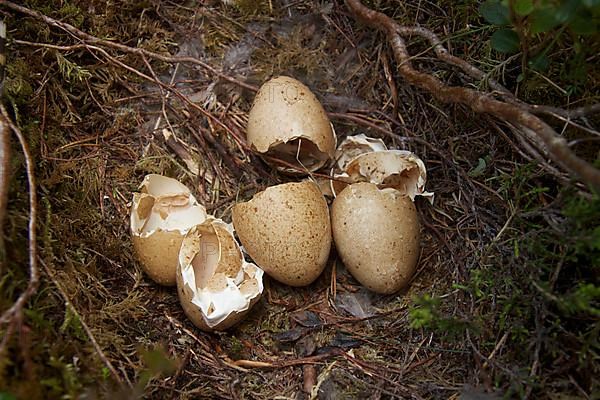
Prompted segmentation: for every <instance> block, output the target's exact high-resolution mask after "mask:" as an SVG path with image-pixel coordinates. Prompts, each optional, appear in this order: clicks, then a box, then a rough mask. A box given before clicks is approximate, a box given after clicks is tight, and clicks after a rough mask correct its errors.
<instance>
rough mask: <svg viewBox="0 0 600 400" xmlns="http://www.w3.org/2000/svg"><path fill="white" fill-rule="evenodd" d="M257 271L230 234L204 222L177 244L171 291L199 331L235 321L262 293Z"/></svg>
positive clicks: (225, 228)
mask: <svg viewBox="0 0 600 400" xmlns="http://www.w3.org/2000/svg"><path fill="white" fill-rule="evenodd" d="M262 277H263V271H262V270H261V269H260V268H258V267H257V266H256V265H254V264H251V263H248V262H246V261H245V260H244V257H243V255H242V252H241V250H240V248H239V245H238V243H237V241H236V240H235V237H234V236H233V229H232V227H231V226H230V225H228V224H226V223H224V222H223V221H221V220H219V219H214V218H211V217H209V219H208V220H206V221H205V222H204V223H203V224H201V225H197V226H195V227H194V228H192V229H191V230H190V231H189V232H188V233H187V235H186V236H185V238H184V239H183V243H182V245H181V251H180V253H179V267H178V270H177V288H178V290H177V291H178V293H179V300H180V303H181V306H182V307H183V310H184V312H185V314H186V315H187V316H188V318H190V320H191V321H192V322H193V323H194V324H195V325H196V326H197V327H198V328H200V329H202V330H204V331H213V330H224V329H227V328H230V327H231V326H233V325H235V324H237V323H238V322H239V321H241V320H242V319H243V318H244V317H245V316H246V314H247V313H248V311H249V310H250V308H252V306H253V305H254V304H255V303H256V302H257V301H258V300H259V298H260V295H261V294H262V291H263V283H262Z"/></svg>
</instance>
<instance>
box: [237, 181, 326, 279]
mask: <svg viewBox="0 0 600 400" xmlns="http://www.w3.org/2000/svg"><path fill="white" fill-rule="evenodd" d="M232 217H233V226H234V227H235V231H236V232H237V234H238V236H239V238H240V241H241V242H242V245H243V246H244V250H245V251H246V252H247V253H248V255H249V256H250V257H252V259H253V260H254V262H256V264H258V265H259V266H260V267H261V268H262V269H263V270H264V271H265V272H266V273H267V274H268V275H270V276H271V277H272V278H274V279H276V280H278V281H280V282H282V283H285V284H287V285H290V286H305V285H308V284H310V283H311V282H313V281H314V280H315V279H317V278H318V276H319V275H320V274H321V272H323V269H324V268H325V265H326V263H327V259H328V257H329V250H330V247H331V221H330V218H329V209H328V207H327V202H326V201H325V198H324V197H323V195H322V194H321V191H320V190H319V187H318V186H317V185H316V184H315V183H313V182H310V181H304V182H299V183H286V184H282V185H277V186H271V187H269V188H267V189H266V190H264V191H262V192H260V193H258V194H256V195H255V196H254V197H253V198H252V199H251V200H249V201H247V202H245V203H238V204H236V205H235V207H234V208H233V211H232Z"/></svg>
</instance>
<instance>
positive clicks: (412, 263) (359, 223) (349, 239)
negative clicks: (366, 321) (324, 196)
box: [331, 183, 420, 294]
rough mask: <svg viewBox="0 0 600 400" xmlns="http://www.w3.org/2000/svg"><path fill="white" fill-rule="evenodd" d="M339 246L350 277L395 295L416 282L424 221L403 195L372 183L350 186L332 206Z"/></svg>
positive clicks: (374, 288)
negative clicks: (420, 221)
mask: <svg viewBox="0 0 600 400" xmlns="http://www.w3.org/2000/svg"><path fill="white" fill-rule="evenodd" d="M331 227H332V230H333V238H334V241H335V245H336V248H337V251H338V254H339V255H340V257H341V259H342V261H343V262H344V265H345V266H346V268H347V269H348V270H349V271H350V273H351V274H352V275H353V276H354V278H356V280H357V281H359V282H360V283H361V284H363V285H364V286H366V287H367V288H368V289H370V290H372V291H374V292H377V293H384V294H389V293H394V292H396V291H398V290H400V289H401V288H403V287H405V286H406V285H407V284H408V283H409V281H410V279H411V278H412V276H413V274H414V272H415V269H416V264H417V260H418V257H419V249H420V243H419V227H420V225H419V219H418V216H417V211H416V208H415V205H414V203H413V202H412V201H411V199H410V198H409V197H408V196H406V195H405V194H403V193H401V192H400V191H398V190H396V189H392V188H385V189H379V188H378V187H377V186H376V185H375V184H373V183H355V184H352V185H349V186H347V187H346V188H345V189H344V190H343V191H342V192H341V193H339V194H338V196H337V197H336V198H335V200H334V201H333V205H332V207H331Z"/></svg>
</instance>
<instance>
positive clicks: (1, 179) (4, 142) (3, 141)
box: [0, 118, 11, 274]
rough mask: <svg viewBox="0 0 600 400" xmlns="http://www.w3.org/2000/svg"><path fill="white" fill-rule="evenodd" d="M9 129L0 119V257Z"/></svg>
mask: <svg viewBox="0 0 600 400" xmlns="http://www.w3.org/2000/svg"><path fill="white" fill-rule="evenodd" d="M10 150H11V149H10V127H9V126H8V122H7V121H5V120H4V118H0V256H1V257H4V254H3V253H4V251H3V250H4V235H3V234H2V228H3V227H4V217H5V216H6V204H7V203H8V188H9V186H10V185H9V184H10ZM3 264H4V260H2V259H0V274H2V273H3V269H2V265H3Z"/></svg>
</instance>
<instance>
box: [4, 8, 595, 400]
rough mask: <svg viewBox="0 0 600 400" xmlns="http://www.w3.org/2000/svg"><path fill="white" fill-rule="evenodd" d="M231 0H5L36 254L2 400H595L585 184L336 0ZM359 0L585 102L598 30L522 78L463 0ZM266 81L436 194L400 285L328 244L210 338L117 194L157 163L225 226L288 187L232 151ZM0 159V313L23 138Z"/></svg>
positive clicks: (23, 233)
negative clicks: (153, 276)
mask: <svg viewBox="0 0 600 400" xmlns="http://www.w3.org/2000/svg"><path fill="white" fill-rule="evenodd" d="M232 3H234V4H223V3H221V2H204V3H202V2H197V1H191V0H190V1H185V2H177V1H168V0H166V1H165V0H149V1H127V0H113V1H110V2H104V1H96V0H92V1H82V0H56V1H42V0H25V1H24V2H23V7H26V9H27V10H29V11H32V10H33V11H35V12H33V13H32V12H23V10H21V11H19V10H18V9H16V8H15V7H8V6H6V4H5V3H4V2H0V12H1V13H2V16H3V18H4V19H5V21H6V23H7V25H8V36H9V41H8V45H7V55H8V60H7V68H6V79H5V85H4V86H5V87H4V91H5V93H6V95H5V104H7V108H9V111H10V113H11V115H12V116H13V117H14V120H15V121H16V125H17V126H18V127H19V128H20V130H21V131H22V132H23V134H24V136H25V137H26V139H27V141H28V144H29V147H30V149H31V153H32V156H33V158H34V161H35V175H36V178H37V187H36V191H37V194H38V204H37V209H38V218H37V232H38V239H39V240H38V253H39V261H40V264H39V267H40V270H41V284H40V286H39V288H38V289H37V291H36V293H35V294H34V296H33V297H32V298H31V299H30V301H29V302H28V303H27V305H26V308H25V310H24V317H23V319H22V320H20V321H16V322H15V321H13V322H12V323H11V325H6V324H5V325H3V326H0V332H1V333H2V335H3V336H4V335H7V334H8V333H11V331H12V333H13V335H12V336H11V337H10V339H9V340H8V341H7V342H6V343H3V346H5V348H4V349H3V350H4V351H3V352H2V354H0V399H3V400H6V399H12V398H17V399H37V398H44V399H52V398H63V399H71V398H123V399H125V398H127V399H129V398H134V397H136V396H141V397H143V398H156V399H167V398H181V399H187V398H207V399H208V398H210V399H213V398H241V399H303V398H311V399H316V398H318V399H354V398H361V399H362V398H369V399H379V398H414V399H428V398H444V399H446V398H450V399H458V398H463V399H495V398H502V397H506V398H536V399H543V398H547V399H570V398H600V380H599V377H600V364H599V360H598V357H599V351H600V344H599V341H598V337H599V336H600V335H599V333H600V322H599V318H600V305H599V301H600V293H599V292H600V273H599V268H600V229H599V228H598V226H600V197H599V196H598V194H594V193H593V192H592V191H591V190H589V189H588V188H586V187H585V186H583V185H582V184H580V183H577V182H576V181H573V180H571V179H570V178H569V177H568V176H567V175H565V174H564V173H562V172H560V171H559V170H556V169H554V170H551V169H548V168H547V166H546V165H545V164H544V163H539V162H537V161H535V160H532V159H531V157H529V156H528V154H527V152H526V151H524V150H523V149H522V147H521V145H520V142H519V141H518V140H517V138H516V137H515V134H514V133H513V132H512V131H511V130H510V129H508V128H507V127H506V125H505V124H503V123H502V121H498V120H495V119H493V118H491V117H489V116H486V115H481V114H475V113H473V112H471V111H470V110H469V109H467V108H466V107H464V106H460V105H454V104H443V103H441V102H438V101H436V100H435V99H433V98H432V96H431V95H430V94H428V93H425V92H423V91H421V90H419V89H415V88H413V87H411V86H409V85H407V84H406V83H405V82H404V81H403V80H402V79H401V77H400V76H399V75H398V73H397V69H396V64H395V61H394V58H393V55H392V53H391V50H390V47H389V45H388V44H387V40H386V37H385V36H384V35H382V34H380V33H378V32H375V31H373V30H372V29H370V28H368V27H366V26H364V25H363V24H361V23H359V22H357V21H356V20H355V18H354V17H353V15H352V14H351V13H350V12H349V11H348V10H347V8H346V7H345V5H344V4H343V2H338V1H335V2H311V1H305V0H299V1H278V0H273V1H257V2H253V1H245V0H244V1H238V2H232ZM367 4H368V5H369V6H371V7H373V8H376V9H378V10H379V11H382V12H384V13H386V14H387V15H389V16H392V17H393V18H395V19H396V20H397V21H398V22H400V23H403V24H407V25H413V24H420V25H421V26H424V27H427V28H429V29H431V30H433V31H434V32H436V33H437V34H438V35H439V36H440V37H441V38H442V39H443V42H444V44H445V45H446V46H447V47H448V48H449V50H450V51H451V52H452V53H453V54H454V55H457V56H460V57H461V58H463V59H465V60H467V61H469V62H471V63H473V64H474V65H476V66H477V67H478V68H480V69H482V70H483V71H484V72H485V73H486V74H488V75H489V76H490V77H493V78H495V79H496V80H498V81H500V82H502V83H503V84H504V85H505V86H506V87H508V88H509V89H510V90H511V91H513V92H514V93H515V94H516V95H517V96H518V97H519V98H521V99H522V100H524V101H527V102H530V103H532V104H546V105H552V106H557V107H565V108H568V107H571V106H579V105H584V104H592V103H598V102H599V101H600V70H599V69H598V68H597V67H595V68H594V65H596V66H597V65H598V63H600V60H598V54H600V47H599V46H598V41H596V42H591V44H590V43H587V42H586V44H585V46H588V47H585V49H584V50H585V51H584V55H583V56H582V55H581V54H579V53H577V54H575V53H574V52H576V51H579V52H580V51H583V50H581V49H579V50H577V49H578V48H576V47H577V46H575V45H574V44H573V43H572V42H571V41H570V40H571V39H570V38H569V37H565V38H562V37H558V36H557V38H560V39H559V40H557V43H556V45H555V46H554V47H553V48H552V51H551V52H550V53H549V54H548V57H549V60H550V61H551V64H550V68H549V69H547V70H546V72H544V73H532V74H530V75H529V76H526V77H525V78H524V79H523V80H521V79H520V78H519V79H518V77H519V74H520V72H521V66H522V63H521V59H520V58H519V57H518V56H517V57H514V56H513V57H508V56H505V55H502V54H500V53H497V52H495V51H494V50H492V49H491V48H490V43H489V38H490V35H491V34H492V32H493V31H494V29H495V28H494V27H492V26H490V25H488V24H487V23H486V22H485V21H484V20H483V19H482V18H481V16H480V14H479V9H478V3H477V2H474V1H465V2H452V1H445V0H440V1H434V2H428V1H424V2H421V1H419V2H416V1H415V2H395V1H369V2H367ZM44 17H49V19H48V18H44ZM64 24H68V25H69V26H72V27H74V28H76V29H77V30H78V31H73V30H70V29H69V28H66V29H65V26H66V25H64ZM78 32H85V34H88V35H91V36H93V37H94V38H99V39H102V40H105V41H110V42H113V43H120V44H123V45H125V46H128V47H118V46H110V45H107V44H106V43H105V42H103V41H97V40H95V39H93V38H90V37H89V36H82V35H81V34H80V33H78ZM131 48H141V49H145V50H147V51H148V52H149V53H141V52H135V51H130V49H131ZM409 48H410V49H411V51H412V54H416V56H415V58H414V60H413V62H414V63H416V64H418V65H419V66H420V67H421V68H422V69H424V70H426V71H429V72H430V73H431V74H433V75H435V76H437V77H438V78H440V79H442V80H444V81H446V82H448V83H450V84H453V85H459V86H472V87H481V86H484V85H483V83H482V82H475V83H473V82H470V81H469V80H468V79H467V78H466V77H464V76H463V75H462V74H461V73H460V71H457V70H454V69H452V68H449V67H448V66H447V65H443V64H442V63H441V62H440V61H439V60H437V59H436V58H435V57H434V56H432V51H431V49H430V48H429V47H428V45H427V44H426V43H424V42H423V41H421V40H419V39H418V38H415V39H414V40H413V41H411V42H409ZM149 54H150V55H149ZM153 54H154V55H159V56H162V57H155V56H153ZM576 56H577V57H580V60H581V57H583V61H581V62H582V63H583V64H577V65H575V66H573V65H572V63H571V61H572V60H574V59H575V58H576ZM184 57H187V58H184ZM190 58H194V59H195V60H196V61H190ZM581 65H584V67H583V68H584V72H583V75H582V73H581V71H579V73H578V74H576V73H575V72H573V71H574V68H576V67H581ZM207 67H208V68H207ZM585 68H587V69H585ZM277 75H290V76H293V77H295V78H297V79H299V80H301V81H302V82H304V83H305V84H306V85H308V86H309V87H310V88H311V89H312V90H313V91H314V92H315V94H316V95H317V97H318V98H319V99H320V100H321V102H322V104H323V105H324V107H325V109H326V110H327V111H328V113H329V115H330V118H331V120H332V123H333V125H334V127H335V130H336V133H337V135H338V137H339V139H342V138H343V137H345V136H347V135H353V134H359V133H365V134H367V135H370V136H374V137H380V138H382V139H383V140H384V141H385V142H386V144H387V145H388V147H390V148H398V149H407V150H411V151H413V152H415V153H416V154H417V155H419V156H420V157H421V158H422V159H423V160H424V161H425V163H426V165H427V172H428V181H427V189H428V190H429V191H432V192H435V199H434V201H433V203H432V204H430V203H429V202H428V201H426V200H424V199H417V201H416V205H417V209H418V212H419V215H420V219H421V223H422V230H421V233H422V254H421V257H420V261H419V264H418V270H417V273H416V275H415V277H414V279H413V281H412V283H411V285H410V287H409V288H408V289H407V290H404V291H402V292H400V293H397V294H394V295H388V296H384V295H376V294H373V293H370V292H368V291H366V290H365V289H364V288H362V287H361V286H360V285H359V284H358V283H357V282H356V281H355V280H354V279H353V278H352V277H351V276H350V275H349V274H348V273H347V271H346V270H345V268H344V266H343V264H342V263H341V262H340V261H339V260H338V258H337V256H336V255H335V252H332V255H331V256H330V260H329V263H328V266H327V268H326V270H325V272H324V273H323V274H322V275H321V277H320V278H319V279H318V280H317V281H316V282H314V283H313V284H311V285H310V286H308V287H303V288H291V287H287V286H285V285H282V284H279V283H277V282H275V281H273V280H269V279H267V280H266V288H265V292H264V295H263V296H262V299H261V300H260V301H259V303H258V304H257V305H256V306H255V307H254V308H253V309H252V312H251V314H250V315H249V317H248V318H247V319H245V320H244V321H243V322H242V323H241V324H239V325H238V326H236V327H234V328H232V329H230V330H228V331H225V332H219V333H204V332H202V331H200V330H198V329H197V328H195V326H194V325H193V324H192V323H191V322H190V321H189V320H187V318H186V316H185V315H184V314H183V311H182V309H181V307H180V305H179V301H178V298H177V293H176V289H175V288H170V287H161V286H158V285H157V284H155V283H154V282H152V281H151V280H150V279H149V278H148V277H147V276H145V275H144V273H143V272H142V271H141V269H140V267H139V264H138V262H137V260H136V259H135V255H134V253H133V246H132V242H131V238H130V234H129V207H130V201H131V199H132V193H133V192H134V191H136V189H137V188H138V185H139V184H140V182H141V180H142V179H143V177H144V176H145V175H146V174H148V173H160V174H164V175H167V176H170V177H173V178H177V179H179V180H180V181H182V182H183V183H185V184H186V185H187V186H188V187H190V188H192V192H193V194H194V195H195V196H196V198H197V199H198V200H199V201H200V202H201V203H203V204H204V205H205V206H206V208H207V209H208V211H209V212H211V213H214V214H215V215H216V216H217V217H220V218H223V219H224V220H226V221H230V220H231V208H232V206H233V205H234V204H235V202H236V201H243V200H245V199H248V198H251V197H252V195H253V194H255V193H257V192H258V191H260V190H262V189H264V188H265V187H267V186H270V185H274V184H278V183H282V182H287V181H290V180H292V178H290V177H286V176H284V175H280V174H278V173H276V172H275V171H274V170H272V169H271V168H270V167H269V166H268V165H266V164H264V163H263V162H262V161H261V160H260V159H259V158H258V157H256V156H255V155H253V154H252V153H251V152H249V151H247V149H245V148H244V146H243V143H244V131H245V124H246V119H247V113H248V110H249V109H250V106H251V104H252V100H253V98H254V94H255V88H256V87H259V86H260V85H261V84H262V83H263V82H264V81H266V80H268V79H269V78H270V77H273V76H277ZM227 77H229V78H227ZM231 78H233V79H231ZM517 81H520V82H519V83H517ZM482 89H483V88H482ZM555 122H556V121H555ZM580 124H583V125H585V126H588V127H590V128H589V129H590V130H594V129H597V128H598V127H599V126H600V119H599V118H598V116H595V117H594V116H590V117H589V118H586V119H585V121H580ZM562 126H563V124H562V123H558V124H556V125H555V128H557V129H558V130H559V132H560V131H561V129H562ZM165 127H168V128H169V129H170V130H171V131H172V132H174V133H175V136H176V139H170V140H169V141H167V140H166V139H165V137H163V135H162V129H163V128H165ZM594 127H595V128H594ZM564 134H565V135H570V134H571V133H570V131H569V130H566V131H565V132H564ZM573 135H575V134H573ZM571 139H572V140H573V141H575V142H576V141H577V137H572V138H571ZM338 141H339V140H338ZM582 143H583V145H581V146H579V145H577V143H575V144H574V146H575V147H574V148H575V149H576V150H577V151H578V152H579V154H580V155H581V156H582V157H584V158H586V159H587V160H588V161H590V162H594V161H595V162H596V165H600V164H598V160H599V156H598V155H599V154H600V153H599V148H600V146H599V145H598V143H599V142H598V141H597V140H592V141H584V142H582ZM182 156H183V158H182ZM184 158H187V159H188V160H187V162H186V161H185V160H184ZM554 167H556V165H554ZM11 172H12V179H11V182H10V190H9V203H8V214H7V218H6V220H5V222H4V248H5V251H4V252H3V254H2V258H3V261H4V262H3V264H2V270H0V310H5V309H8V308H9V307H10V306H11V304H12V303H13V302H14V301H15V299H16V298H17V297H18V296H19V294H20V293H22V292H23V290H24V289H25V287H26V286H27V282H28V278H29V275H28V268H27V265H28V262H29V261H28V248H27V232H28V222H29V205H28V187H27V176H26V170H25V167H24V157H23V153H22V152H21V150H20V148H19V146H18V142H17V141H16V140H13V161H12V167H11ZM6 337H8V336H6ZM240 360H242V361H241V362H240Z"/></svg>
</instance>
